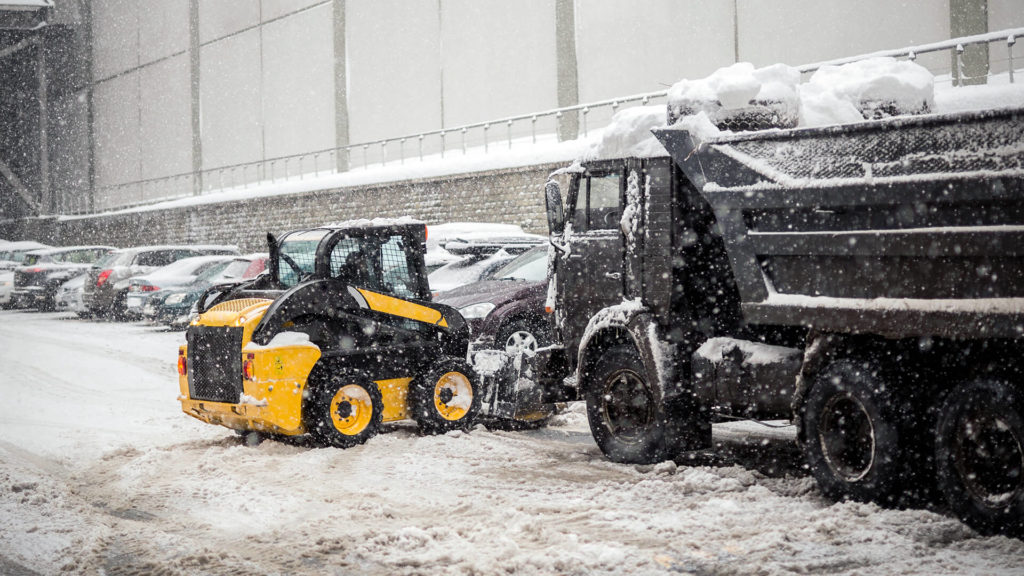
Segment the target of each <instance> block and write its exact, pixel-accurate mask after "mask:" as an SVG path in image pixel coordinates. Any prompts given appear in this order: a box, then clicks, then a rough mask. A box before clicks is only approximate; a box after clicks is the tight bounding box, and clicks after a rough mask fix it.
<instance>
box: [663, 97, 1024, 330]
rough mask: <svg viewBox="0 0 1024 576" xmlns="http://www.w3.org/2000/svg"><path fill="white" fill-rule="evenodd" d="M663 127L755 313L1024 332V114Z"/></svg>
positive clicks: (766, 317)
mask: <svg viewBox="0 0 1024 576" xmlns="http://www.w3.org/2000/svg"><path fill="white" fill-rule="evenodd" d="M655 135H656V136H657V137H658V138H659V140H661V142H662V143H663V144H664V146H665V148H666V149H667V150H668V151H669V153H670V154H671V155H672V158H673V160H674V161H675V162H676V164H677V165H678V166H679V167H680V168H681V169H682V170H683V172H684V173H685V174H686V176H687V177H688V179H689V180H690V181H691V182H692V183H693V184H694V185H695V186H696V187H697V188H698V189H699V190H700V191H701V193H702V195H703V196H704V197H705V198H706V199H707V201H708V202H709V203H710V204H711V206H712V209H713V210H714V212H715V216H716V218H717V220H718V224H719V226H720V227H721V230H722V234H723V237H724V240H725V243H726V248H727V251H728V253H729V258H730V263H731V265H732V268H733V272H734V274H735V277H736V281H737V285H738V288H739V290H740V294H741V299H742V306H743V313H744V315H745V317H746V319H747V321H749V322H754V323H768V324H783V325H797V324H798V325H803V326H813V327H815V328H819V329H823V330H829V331H838V332H870V333H875V334H885V335H889V336H894V337H904V336H920V335H937V336H949V337H954V336H955V337H971V336H979V337H980V336H984V337H995V336H1006V337H1019V336H1020V333H1019V325H1020V311H1021V309H1022V308H1024V109H1008V110H997V111H986V112H972V113H963V114H956V115H942V116H937V115H936V116H918V117H903V118H893V119H888V120H881V121H874V122H864V123H858V124H850V125H840V126H831V127H826V128H815V129H796V130H781V131H766V132H755V133H745V134H740V135H729V134H725V135H722V136H718V137H715V138H710V139H707V140H704V141H701V140H700V138H699V136H694V135H691V133H690V132H687V131H685V130H679V129H671V128H669V129H664V130H656V131H655Z"/></svg>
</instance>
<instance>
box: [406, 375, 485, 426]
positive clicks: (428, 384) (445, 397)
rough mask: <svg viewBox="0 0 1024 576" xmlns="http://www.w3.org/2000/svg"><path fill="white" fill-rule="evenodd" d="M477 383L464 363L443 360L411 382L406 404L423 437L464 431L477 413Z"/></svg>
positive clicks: (474, 376)
mask: <svg viewBox="0 0 1024 576" xmlns="http://www.w3.org/2000/svg"><path fill="white" fill-rule="evenodd" d="M481 399H482V394H481V393H480V390H479V380H478V379H477V377H476V374H475V373H474V372H473V370H472V369H471V368H470V367H469V365H468V364H466V362H465V361H463V360H459V359H456V358H447V359H444V360H442V361H440V362H438V363H437V364H436V365H434V367H433V368H431V369H430V370H428V371H427V372H426V373H425V374H423V375H421V376H419V377H418V378H416V379H415V380H413V382H412V384H411V386H410V387H409V405H410V407H411V408H412V413H413V418H414V419H415V420H416V424H417V425H418V426H419V428H420V431H421V432H422V433H424V434H443V433H445V432H449V431H451V430H458V429H467V428H469V427H470V426H471V425H472V424H473V422H475V421H476V417H477V415H478V414H479V412H480V402H481Z"/></svg>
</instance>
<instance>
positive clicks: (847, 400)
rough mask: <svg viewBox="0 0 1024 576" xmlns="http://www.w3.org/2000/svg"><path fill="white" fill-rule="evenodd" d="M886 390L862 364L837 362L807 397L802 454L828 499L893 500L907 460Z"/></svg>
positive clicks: (904, 441) (874, 369)
mask: <svg viewBox="0 0 1024 576" xmlns="http://www.w3.org/2000/svg"><path fill="white" fill-rule="evenodd" d="M890 390H891V387H889V386H886V382H884V381H883V380H882V378H881V377H880V376H879V372H878V369H877V367H876V366H875V365H874V364H872V363H868V362H860V361H855V360H849V359H846V360H837V361H835V362H833V363H832V364H830V365H829V366H828V367H827V368H826V369H825V370H823V371H822V372H821V373H820V374H819V375H818V377H817V378H816V380H815V383H814V386H813V387H812V388H811V390H810V393H809V394H808V396H807V403H806V417H805V418H804V434H805V437H806V439H807V442H806V445H805V446H804V453H805V456H806V458H807V464H808V466H809V467H810V470H811V473H812V474H813V475H814V478H815V480H817V481H818V486H819V487H820V488H821V491H822V492H824V493H825V495H826V496H828V497H829V498H831V499H833V500H841V499H844V498H849V499H851V500H857V501H861V502H870V501H874V502H878V503H881V504H891V503H892V502H893V498H895V497H896V496H897V494H898V492H899V490H900V488H901V486H902V484H903V480H904V479H905V478H906V477H907V475H908V470H907V467H908V465H910V464H911V461H912V460H913V458H911V454H910V453H909V452H910V450H909V448H910V446H907V444H909V443H910V442H909V438H907V437H906V434H901V432H902V431H901V426H900V421H901V418H902V415H901V410H900V406H899V405H898V402H897V401H896V399H895V398H894V396H893V394H892V393H891V392H890Z"/></svg>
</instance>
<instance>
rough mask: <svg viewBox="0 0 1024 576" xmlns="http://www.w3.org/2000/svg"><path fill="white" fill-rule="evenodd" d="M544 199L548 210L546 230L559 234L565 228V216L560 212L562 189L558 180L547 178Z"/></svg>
mask: <svg viewBox="0 0 1024 576" xmlns="http://www.w3.org/2000/svg"><path fill="white" fill-rule="evenodd" d="M544 201H545V203H546V204H547V211H548V231H549V232H550V233H551V234H561V233H562V231H563V230H564V229H565V218H564V216H563V214H562V190H561V188H559V187H558V182H555V181H554V180H548V182H547V184H545V185H544Z"/></svg>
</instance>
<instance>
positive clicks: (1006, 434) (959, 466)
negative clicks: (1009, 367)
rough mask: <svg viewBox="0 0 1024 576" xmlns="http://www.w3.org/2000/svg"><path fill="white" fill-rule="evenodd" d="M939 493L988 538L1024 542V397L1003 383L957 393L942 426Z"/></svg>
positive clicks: (983, 384) (941, 417)
mask: <svg viewBox="0 0 1024 576" xmlns="http://www.w3.org/2000/svg"><path fill="white" fill-rule="evenodd" d="M935 459H936V464H937V477H938V483H939V489H940V490H941V491H942V493H943V495H944V496H945V497H946V500H947V501H948V502H949V506H950V508H951V509H952V510H953V512H954V513H955V514H956V515H957V516H958V517H960V518H961V519H963V520H964V521H965V522H967V523H968V524H970V525H971V526H973V527H974V528H976V529H977V530H979V531H981V532H985V533H995V532H1004V533H1007V534H1012V535H1015V536H1024V397H1022V396H1021V394H1020V393H1019V392H1018V391H1015V390H1014V389H1013V387H1012V386H1011V385H1010V384H1009V383H1007V382H1004V381H1000V380H978V381H975V382H970V383H967V384H964V385H962V386H960V387H959V388H957V389H956V390H954V391H953V393H952V394H950V395H949V396H948V397H947V398H946V401H945V402H944V403H943V406H942V410H941V412H940V414H939V420H938V423H937V425H936V436H935Z"/></svg>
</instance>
